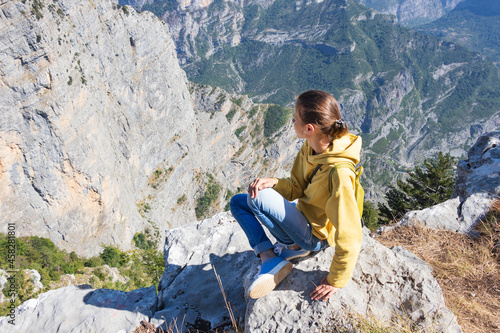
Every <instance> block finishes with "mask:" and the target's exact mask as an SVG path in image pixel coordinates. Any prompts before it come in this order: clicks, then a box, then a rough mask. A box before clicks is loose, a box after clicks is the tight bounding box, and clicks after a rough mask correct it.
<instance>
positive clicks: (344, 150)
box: [306, 133, 361, 165]
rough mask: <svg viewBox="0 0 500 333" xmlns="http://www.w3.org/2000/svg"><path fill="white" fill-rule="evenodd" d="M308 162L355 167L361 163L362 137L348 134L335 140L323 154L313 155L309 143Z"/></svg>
mask: <svg viewBox="0 0 500 333" xmlns="http://www.w3.org/2000/svg"><path fill="white" fill-rule="evenodd" d="M306 144H307V145H308V147H307V148H308V149H309V151H308V156H307V161H308V162H309V163H311V164H328V165H331V164H337V163H341V162H350V163H353V164H354V165H356V164H358V163H359V155H360V153H361V137H360V136H356V135H354V134H350V133H349V134H347V135H344V136H343V137H341V138H339V139H335V140H333V142H332V144H331V145H330V146H329V147H328V148H327V149H326V150H325V151H324V152H323V153H321V154H319V155H313V154H312V148H311V146H310V145H309V142H307V140H306Z"/></svg>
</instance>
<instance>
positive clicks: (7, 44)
mask: <svg viewBox="0 0 500 333" xmlns="http://www.w3.org/2000/svg"><path fill="white" fill-rule="evenodd" d="M0 9H1V11H0V17H1V20H0V30H1V31H2V34H1V35H0V60H1V61H0V78H1V81H0V82H1V83H0V109H1V110H2V116H1V117H0V211H1V212H2V214H1V216H0V222H1V225H2V226H3V228H4V229H2V232H5V231H6V226H7V223H8V222H13V223H15V227H16V235H18V236H19V235H21V236H22V235H37V236H41V237H48V238H50V239H52V240H53V241H54V242H55V244H56V245H57V246H58V247H60V248H64V249H66V250H68V251H76V252H77V253H78V254H80V255H95V254H97V253H99V252H100V251H101V244H115V245H117V246H119V247H121V248H122V249H129V248H130V247H131V245H132V244H131V240H132V237H133V236H134V234H136V233H138V232H142V231H144V230H145V229H150V230H157V231H158V230H162V231H163V230H165V229H168V228H170V227H174V226H178V225H180V224H184V223H186V221H193V220H195V219H196V218H197V214H196V212H195V206H196V204H197V199H198V198H200V197H203V196H204V195H205V193H206V189H207V186H208V185H209V183H210V182H212V184H217V185H218V188H219V191H218V192H217V193H216V195H215V197H214V198H212V201H211V205H209V207H208V208H206V209H205V210H204V211H202V212H201V214H198V215H199V216H200V217H201V216H204V214H209V213H210V207H214V206H217V210H220V209H222V208H223V207H224V204H225V196H226V194H227V192H228V190H231V191H233V192H236V191H237V189H238V187H243V186H245V185H246V183H247V182H248V180H249V179H250V178H251V177H254V176H255V175H258V174H259V173H260V172H266V170H268V172H271V171H272V172H273V173H274V172H278V174H279V172H280V171H279V170H281V168H282V165H283V166H285V167H286V164H287V161H290V160H291V159H292V158H293V155H294V152H295V151H296V150H295V149H296V148H295V147H296V143H295V141H293V140H294V139H293V135H292V131H293V130H290V126H288V127H286V128H285V129H283V130H282V131H281V132H280V131H278V132H279V133H282V135H280V141H279V142H280V143H279V145H280V146H279V149H278V146H277V143H275V141H276V140H273V138H266V140H264V139H262V137H261V132H262V123H263V114H264V113H265V111H266V106H265V105H261V106H255V105H254V104H253V103H252V102H250V101H249V100H248V99H247V98H245V97H243V96H235V95H229V94H227V93H225V92H224V91H222V90H220V89H215V88H213V89H212V88H210V87H204V86H197V85H190V83H189V82H188V81H187V79H186V75H185V73H184V71H183V70H182V69H181V68H180V67H179V65H178V60H177V57H176V49H175V44H174V42H173V41H172V39H171V37H170V35H169V34H168V32H167V28H166V26H165V24H164V23H163V22H162V21H161V20H159V19H158V18H156V17H155V16H154V15H153V14H151V13H149V12H144V13H141V14H138V13H136V12H135V11H134V10H133V9H132V8H130V7H121V6H119V5H116V4H114V3H113V2H111V1H107V0H103V1H97V2H95V1H94V2H90V1H78V2H75V1H70V0H61V1H54V2H50V3H49V2H43V1H40V0H32V1H31V0H28V1H18V0H14V1H5V0H3V1H1V3H0ZM233 101H235V102H237V103H234V102H233ZM251 110H253V111H252V114H251V117H250V115H249V113H250V111H251ZM250 121H251V126H247V128H246V129H245V128H243V129H241V130H240V131H239V133H238V135H239V137H237V136H236V135H235V131H236V130H237V129H239V128H242V127H243V124H245V125H248V122H250ZM257 126H259V127H257ZM256 127H257V128H256ZM250 130H252V131H250ZM259 130H260V132H259ZM279 133H278V134H279ZM278 134H277V135H278ZM277 151H281V152H285V153H282V154H279V153H276V152H277ZM212 209H214V208H212ZM156 234H157V236H158V237H160V238H161V235H159V232H157V233H156Z"/></svg>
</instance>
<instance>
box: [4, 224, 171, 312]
mask: <svg viewBox="0 0 500 333" xmlns="http://www.w3.org/2000/svg"><path fill="white" fill-rule="evenodd" d="M145 233H146V234H145V235H144V234H142V235H143V237H144V242H142V238H143V237H141V236H139V235H141V234H136V236H135V237H134V241H135V242H136V244H139V249H138V250H135V251H131V252H123V251H121V250H120V249H118V248H117V247H115V246H104V249H103V251H102V252H101V254H100V255H98V256H95V257H91V258H83V257H79V256H77V255H76V253H75V252H71V253H68V252H66V251H65V250H60V249H58V248H57V247H56V246H55V244H54V242H52V241H51V240H50V239H48V238H42V237H38V236H30V237H19V238H15V261H14V263H13V265H14V268H15V270H14V272H13V270H12V269H11V264H12V263H11V262H10V258H11V256H9V254H10V253H9V250H11V249H12V247H11V246H9V237H8V236H7V235H5V234H1V233H0V269H3V270H5V271H7V272H8V274H9V275H10V277H11V279H9V280H8V282H7V284H6V285H5V287H4V290H9V291H13V292H14V294H15V295H16V299H15V301H14V306H16V307H17V306H19V305H20V304H21V303H23V302H24V301H27V300H28V299H31V298H36V297H37V296H38V295H39V294H40V293H42V292H46V291H48V290H50V287H49V286H50V285H51V284H56V285H57V282H58V281H59V280H60V279H61V275H62V274H73V275H74V276H75V278H76V279H77V280H79V281H81V279H85V278H86V279H87V280H86V281H85V283H91V284H92V286H93V287H94V288H112V289H117V290H123V291H131V290H134V289H138V288H143V287H149V286H151V285H158V282H159V280H160V278H161V275H162V274H163V271H164V268H165V262H164V260H163V254H162V253H160V252H159V251H158V250H157V246H156V244H152V243H150V242H149V238H148V237H149V232H148V231H147V230H146V231H145ZM105 264H106V265H109V266H111V267H117V268H118V270H119V272H120V274H121V275H122V276H125V277H128V279H129V280H128V282H126V283H121V282H111V281H110V278H109V277H107V276H106V274H105V273H104V271H105V270H104V269H103V268H102V266H103V265H105ZM27 269H30V270H31V269H34V270H36V271H37V272H38V273H39V274H40V277H41V279H40V282H41V283H42V284H43V286H44V287H43V288H42V289H40V290H38V291H36V292H35V291H34V286H33V283H32V282H31V281H30V279H29V278H28V276H27V275H26V274H25V272H24V270H27ZM92 275H93V276H92ZM11 284H12V285H11ZM6 296H7V297H8V299H7V301H6V302H4V303H3V304H0V316H5V315H7V314H8V313H9V308H8V306H9V305H10V301H9V299H10V296H9V295H6Z"/></svg>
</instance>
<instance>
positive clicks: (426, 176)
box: [380, 152, 456, 223]
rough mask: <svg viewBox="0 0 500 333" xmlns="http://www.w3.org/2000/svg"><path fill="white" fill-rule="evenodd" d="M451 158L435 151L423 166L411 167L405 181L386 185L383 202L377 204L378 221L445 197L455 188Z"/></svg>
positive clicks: (440, 200)
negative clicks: (386, 189) (378, 211)
mask: <svg viewBox="0 0 500 333" xmlns="http://www.w3.org/2000/svg"><path fill="white" fill-rule="evenodd" d="M455 164H456V160H455V158H453V157H451V156H450V154H449V153H447V154H443V153H441V152H440V153H439V154H438V156H436V157H435V158H432V159H426V160H425V161H424V163H423V167H415V170H414V171H412V172H410V173H409V174H408V178H407V180H405V181H403V180H399V179H398V180H397V186H390V189H389V191H387V193H386V195H385V198H386V200H387V205H384V204H383V205H382V206H381V207H380V215H381V216H382V222H383V223H388V222H390V221H392V220H395V219H396V220H397V219H400V218H401V217H403V215H404V214H405V213H406V212H408V211H410V210H419V209H424V208H427V207H430V206H433V205H436V204H438V203H440V202H443V201H446V200H448V199H449V198H450V197H451V195H452V193H453V190H454V187H455V173H454V166H455Z"/></svg>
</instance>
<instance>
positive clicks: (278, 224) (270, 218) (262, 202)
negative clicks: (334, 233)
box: [229, 188, 329, 255]
mask: <svg viewBox="0 0 500 333" xmlns="http://www.w3.org/2000/svg"><path fill="white" fill-rule="evenodd" d="M229 207H230V209H231V213H232V214H233V216H234V218H235V219H236V221H238V223H239V224H240V226H241V228H242V229H243V231H244V232H245V234H246V235H247V238H248V241H249V242H250V246H251V247H252V248H253V249H254V251H255V254H256V255H259V253H261V252H264V251H266V250H269V249H272V248H273V243H271V241H270V240H269V238H268V237H267V235H266V233H265V232H264V228H263V227H262V225H265V226H266V227H267V229H268V230H269V232H270V233H271V234H272V235H273V236H274V237H275V238H276V240H277V241H278V242H279V243H280V244H282V245H284V246H285V247H290V246H293V245H295V244H296V245H298V246H300V247H301V248H303V249H306V250H308V251H319V250H322V249H324V248H327V247H328V246H329V245H328V242H327V241H326V240H321V239H319V238H318V237H316V236H314V235H313V234H312V228H311V225H310V224H309V221H307V219H306V218H305V216H304V215H302V213H301V212H300V211H299V210H298V209H297V208H296V207H295V205H294V204H293V203H291V202H289V201H288V200H286V199H285V198H283V197H282V196H281V195H280V194H279V193H278V192H276V191H275V190H273V189H271V188H266V189H264V190H261V191H259V193H258V195H257V197H256V198H254V199H252V198H250V195H248V194H236V195H235V196H233V197H232V198H231V202H230V203H229Z"/></svg>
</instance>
